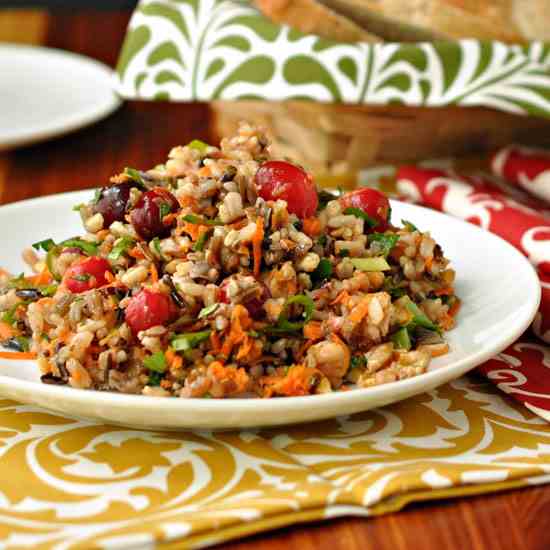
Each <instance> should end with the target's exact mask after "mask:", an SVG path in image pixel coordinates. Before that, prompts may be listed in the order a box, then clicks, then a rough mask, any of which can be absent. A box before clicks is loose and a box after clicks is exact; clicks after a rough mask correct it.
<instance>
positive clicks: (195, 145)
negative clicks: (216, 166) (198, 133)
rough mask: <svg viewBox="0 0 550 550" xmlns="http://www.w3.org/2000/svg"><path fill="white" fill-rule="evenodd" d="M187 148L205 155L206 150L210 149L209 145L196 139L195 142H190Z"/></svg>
mask: <svg viewBox="0 0 550 550" xmlns="http://www.w3.org/2000/svg"><path fill="white" fill-rule="evenodd" d="M187 147H189V148H191V149H195V150H197V151H198V152H199V153H201V154H203V155H204V153H206V150H207V149H208V147H210V145H208V143H204V141H201V140H200V139H194V140H193V141H190V142H189V143H188V144H187Z"/></svg>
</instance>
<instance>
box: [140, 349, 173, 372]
mask: <svg viewBox="0 0 550 550" xmlns="http://www.w3.org/2000/svg"><path fill="white" fill-rule="evenodd" d="M143 365H144V366H145V368H147V369H149V370H150V371H154V372H158V373H162V372H164V371H165V370H166V366H167V365H166V357H164V353H162V351H157V352H156V353H153V355H150V356H149V357H146V358H145V359H144V360H143Z"/></svg>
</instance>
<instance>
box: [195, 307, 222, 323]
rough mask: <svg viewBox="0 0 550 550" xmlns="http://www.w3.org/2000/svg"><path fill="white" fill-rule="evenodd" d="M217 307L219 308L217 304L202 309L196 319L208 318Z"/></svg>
mask: <svg viewBox="0 0 550 550" xmlns="http://www.w3.org/2000/svg"><path fill="white" fill-rule="evenodd" d="M219 307H220V304H218V303H215V304H212V305H209V306H206V307H203V308H202V309H201V311H200V313H199V317H198V318H199V319H203V318H204V317H208V316H209V315H211V314H212V313H214V311H216V310H217V309H218V308H219Z"/></svg>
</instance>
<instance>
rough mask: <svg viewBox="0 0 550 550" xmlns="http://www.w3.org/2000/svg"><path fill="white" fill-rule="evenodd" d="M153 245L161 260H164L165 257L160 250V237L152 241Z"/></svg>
mask: <svg viewBox="0 0 550 550" xmlns="http://www.w3.org/2000/svg"><path fill="white" fill-rule="evenodd" d="M151 244H152V245H153V248H154V250H155V252H156V253H157V256H158V257H159V258H160V259H161V260H164V256H163V255H162V250H161V249H160V239H159V238H158V237H155V238H154V239H153V240H152V241H151Z"/></svg>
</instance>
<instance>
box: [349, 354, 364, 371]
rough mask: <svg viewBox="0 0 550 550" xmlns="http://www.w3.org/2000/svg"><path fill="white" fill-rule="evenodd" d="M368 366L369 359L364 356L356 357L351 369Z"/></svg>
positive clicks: (352, 360)
mask: <svg viewBox="0 0 550 550" xmlns="http://www.w3.org/2000/svg"><path fill="white" fill-rule="evenodd" d="M366 366H367V358H366V357H365V356H364V355H354V356H353V357H352V358H351V362H350V369H358V368H365V367H366Z"/></svg>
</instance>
